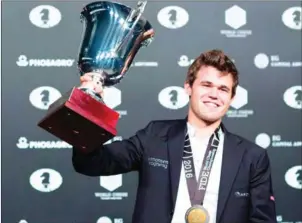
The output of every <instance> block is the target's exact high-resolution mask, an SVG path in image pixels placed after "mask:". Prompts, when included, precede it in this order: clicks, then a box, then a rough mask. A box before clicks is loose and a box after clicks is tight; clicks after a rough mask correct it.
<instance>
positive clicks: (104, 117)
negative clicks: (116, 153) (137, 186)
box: [38, 1, 154, 151]
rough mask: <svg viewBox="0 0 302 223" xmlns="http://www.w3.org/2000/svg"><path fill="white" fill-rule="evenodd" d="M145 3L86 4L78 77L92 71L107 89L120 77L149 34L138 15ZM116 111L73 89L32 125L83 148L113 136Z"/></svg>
mask: <svg viewBox="0 0 302 223" xmlns="http://www.w3.org/2000/svg"><path fill="white" fill-rule="evenodd" d="M146 4H147V2H146V1H144V2H138V4H137V6H136V8H135V9H132V8H130V7H128V6H126V5H123V4H119V3H113V2H108V1H99V2H92V3H90V4H88V5H86V6H85V7H84V8H83V10H82V12H81V21H82V23H83V26H84V30H83V34H82V35H83V36H82V42H81V45H80V50H79V57H78V70H79V72H80V75H83V74H85V73H88V72H93V73H95V75H94V76H93V81H94V82H95V83H96V84H100V85H102V87H103V88H104V87H110V86H113V85H115V84H117V83H119V82H120V81H121V79H122V78H123V77H124V76H125V74H126V72H127V71H128V69H129V67H130V66H131V64H132V61H133V59H134V57H135V56H136V54H137V52H138V50H139V49H140V48H141V47H143V46H148V45H149V44H150V43H151V42H152V40H153V36H154V31H153V29H152V26H151V24H150V23H149V22H148V21H147V20H146V19H145V18H143V16H142V13H143V11H144V8H145V6H146ZM118 119H119V114H118V113H117V112H116V111H114V110H112V109H111V108H109V107H108V106H106V105H105V104H104V102H103V100H102V98H101V96H100V95H98V94H96V93H95V92H94V91H93V90H91V89H88V88H87V89H86V88H78V87H73V88H72V89H71V90H70V91H69V92H68V93H66V94H65V95H63V97H61V98H60V99H58V100H57V101H55V102H54V103H53V104H52V105H51V106H50V107H49V109H48V111H47V114H46V116H45V117H44V118H43V119H42V120H41V121H40V122H39V123H38V126H40V127H41V128H43V129H45V130H46V131H48V132H49V133H51V134H53V135H55V136H56V137H58V138H60V139H62V140H64V141H66V142H67V143H69V144H71V145H73V146H74V147H76V148H79V149H82V150H84V151H85V150H86V151H89V150H91V149H93V148H95V147H96V146H98V145H101V144H103V143H105V142H107V141H108V140H109V139H111V138H113V137H114V136H116V135H117V130H116V125H117V122H118Z"/></svg>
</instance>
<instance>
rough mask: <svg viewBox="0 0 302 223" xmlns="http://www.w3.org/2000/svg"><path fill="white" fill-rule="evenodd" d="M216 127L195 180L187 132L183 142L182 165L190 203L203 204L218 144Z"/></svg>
mask: <svg viewBox="0 0 302 223" xmlns="http://www.w3.org/2000/svg"><path fill="white" fill-rule="evenodd" d="M220 129H221V128H220V127H218V128H217V129H216V130H215V132H214V133H213V134H212V135H211V137H210V140H209V143H208V146H207V150H206V152H205V156H204V159H203V163H202V166H201V170H200V174H199V180H198V182H197V180H196V174H195V167H194V160H193V153H192V149H191V144H190V139H189V134H188V132H187V134H186V137H185V144H184V154H183V165H184V170H185V177H186V181H187V186H188V191H189V195H190V201H191V205H192V206H193V205H196V204H200V205H203V202H204V196H205V193H206V189H207V186H208V182H209V177H210V173H211V170H212V166H213V163H214V158H215V155H216V152H217V149H218V146H219V142H220V140H219V130H220Z"/></svg>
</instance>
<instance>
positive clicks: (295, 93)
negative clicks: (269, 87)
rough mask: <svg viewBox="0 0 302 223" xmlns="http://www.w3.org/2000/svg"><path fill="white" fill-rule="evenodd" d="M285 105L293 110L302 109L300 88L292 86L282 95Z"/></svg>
mask: <svg viewBox="0 0 302 223" xmlns="http://www.w3.org/2000/svg"><path fill="white" fill-rule="evenodd" d="M283 100H284V102H285V104H286V105H287V106H289V107H291V108H294V109H302V86H301V85H297V86H292V87H290V88H288V89H287V90H286V91H285V92H284V94H283Z"/></svg>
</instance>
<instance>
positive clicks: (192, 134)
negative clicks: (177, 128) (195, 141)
mask: <svg viewBox="0 0 302 223" xmlns="http://www.w3.org/2000/svg"><path fill="white" fill-rule="evenodd" d="M187 128H188V134H189V136H190V137H195V136H196V129H195V128H194V126H193V125H191V124H190V123H189V122H187ZM218 134H219V136H222V134H223V130H222V127H221V128H220V130H219V132H218ZM210 137H211V135H209V136H208V137H207V139H210Z"/></svg>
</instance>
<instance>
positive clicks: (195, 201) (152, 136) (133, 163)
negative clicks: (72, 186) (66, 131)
mask: <svg viewBox="0 0 302 223" xmlns="http://www.w3.org/2000/svg"><path fill="white" fill-rule="evenodd" d="M81 81H82V86H86V87H87V86H88V87H90V88H95V87H96V86H95V85H94V84H93V83H92V81H91V74H87V75H85V76H83V77H82V78H81ZM237 85H238V71H237V69H236V67H235V65H234V64H233V62H232V61H231V60H230V58H229V57H228V56H226V55H225V54H224V53H223V52H222V51H220V50H211V51H208V52H204V53H202V54H201V55H200V56H199V57H198V58H196V59H195V61H194V62H193V63H192V65H191V66H190V68H189V70H188V73H187V78H186V81H185V84H184V88H185V90H186V92H187V94H188V95H189V97H190V103H189V109H188V115H187V117H186V118H184V119H179V120H157V121H151V122H150V123H149V124H148V125H147V126H146V127H145V128H143V129H141V130H139V131H137V133H136V134H135V135H134V136H132V137H130V138H129V139H125V140H123V141H119V142H113V143H112V144H107V145H103V146H100V147H99V148H95V150H94V151H93V152H91V153H89V154H84V153H82V152H80V151H79V150H77V149H76V148H74V149H73V158H72V160H73V165H74V168H75V170H76V171H77V172H79V173H81V174H84V175H88V176H101V175H115V174H119V173H126V172H129V171H138V172H139V185H138V190H137V199H136V205H135V210H134V213H133V221H132V222H133V223H155V222H158V223H168V222H172V223H185V222H186V221H185V218H189V220H191V221H190V222H193V218H194V217H196V216H197V217H198V216H199V217H200V218H204V217H205V215H207V217H206V218H207V219H210V223H215V222H217V223H259V222H263V223H264V222H265V223H275V222H276V214H275V203H274V197H273V191H272V180H271V170H270V163H269V157H268V155H267V152H266V150H264V149H262V148H260V147H258V146H257V145H256V144H254V143H252V142H250V141H248V140H247V139H244V138H242V137H240V136H238V135H235V134H233V133H231V132H229V131H228V130H227V129H226V127H225V126H224V125H223V123H222V118H223V117H224V115H225V113H226V112H227V110H228V109H229V106H230V104H231V102H232V100H233V99H234V96H235V92H236V87H237ZM95 90H96V91H97V92H99V93H100V94H102V93H103V91H102V89H95ZM192 156H193V158H192ZM204 157H205V161H204ZM201 166H203V167H201ZM201 168H202V170H201ZM199 176H201V180H200V182H197V180H199ZM196 205H197V206H196ZM193 206H194V207H195V208H191V207H193Z"/></svg>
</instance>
